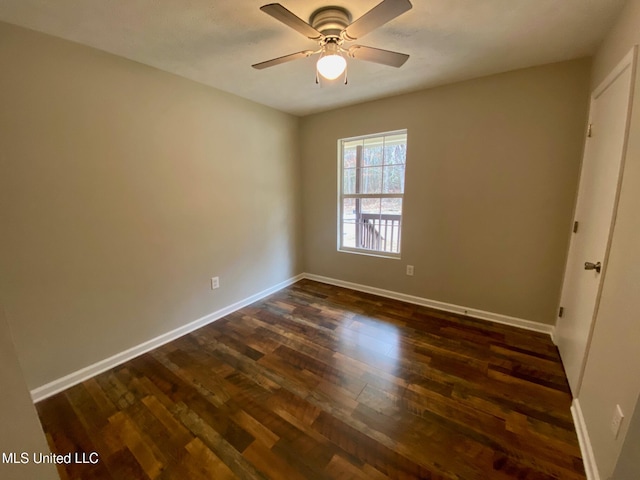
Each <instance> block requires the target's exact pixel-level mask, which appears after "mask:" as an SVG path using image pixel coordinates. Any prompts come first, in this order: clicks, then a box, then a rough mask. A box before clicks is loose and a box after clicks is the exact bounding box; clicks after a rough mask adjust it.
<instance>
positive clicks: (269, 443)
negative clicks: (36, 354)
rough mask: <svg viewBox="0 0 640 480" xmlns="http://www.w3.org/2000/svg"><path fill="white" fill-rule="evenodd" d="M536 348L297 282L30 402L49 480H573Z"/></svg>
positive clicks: (566, 423) (567, 435)
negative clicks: (54, 476)
mask: <svg viewBox="0 0 640 480" xmlns="http://www.w3.org/2000/svg"><path fill="white" fill-rule="evenodd" d="M570 403H571V396H570V393H569V389H568V385H567V382H566V378H565V376H564V370H563V368H562V364H561V363H560V359H559V356H558V352H557V349H556V348H555V346H554V345H553V343H552V342H551V341H550V338H549V337H548V336H547V335H544V334H540V333H536V332H529V331H526V330H520V329H517V328H513V327H509V326H505V325H500V324H496V323H490V322H484V321H481V320H477V319H474V318H471V317H468V316H460V315H456V314H452V313H449V312H441V311H437V310H433V309H431V308H428V307H423V306H418V305H412V304H407V303H403V302H400V301H397V300H390V299H386V298H382V297H378V296H375V295H371V294H365V293H360V292H356V291H353V290H348V289H344V288H339V287H335V286H331V285H326V284H322V283H318V282H313V281H309V280H302V281H300V282H298V283H296V284H294V285H291V286H290V287H287V288H285V289H283V290H280V291H278V292H276V293H275V294H273V295H271V296H269V297H267V298H265V299H263V300H261V301H259V302H256V303H254V304H252V305H249V306H247V307H245V308H243V309H241V310H239V311H237V312H234V313H232V314H230V315H228V316H227V317H225V318H223V319H220V320H218V321H217V322H215V323H212V324H209V325H206V326H204V327H202V328H200V329H198V330H196V331H194V332H192V333H190V334H188V335H185V336H183V337H181V338H179V339H177V340H175V341H172V342H170V343H168V344H166V345H163V346H161V347H159V348H158V349H156V350H153V351H151V352H149V353H147V354H144V355H141V356H139V357H137V358H135V359H133V360H130V361H128V362H125V363H124V364H122V365H119V366H118V367H116V368H114V369H112V370H109V371H106V372H104V373H102V374H100V375H97V376H96V377H94V378H92V379H89V380H87V381H85V382H83V383H81V384H79V385H76V386H74V387H72V388H70V389H69V390H67V391H65V392H62V393H60V394H57V395H55V396H53V397H51V398H49V399H46V400H44V401H42V402H40V403H39V404H38V405H37V409H38V413H39V415H40V419H41V422H42V424H43V428H44V430H45V434H46V438H47V440H48V442H49V444H50V446H51V449H52V451H53V452H56V453H61V454H66V453H74V452H92V451H96V452H98V454H99V456H100V461H99V462H98V464H96V465H91V464H79V463H75V464H71V465H60V466H59V470H60V472H61V478H63V479H72V480H73V479H89V478H99V479H118V480H119V479H127V480H129V479H150V480H151V479H153V480H167V479H173V478H176V479H180V480H182V479H189V480H191V479H196V480H198V479H209V478H216V479H243V480H245V479H247V480H266V479H318V480H324V479H326V480H329V479H345V480H346V479H371V480H385V479H386V480H388V479H431V480H454V479H455V480H514V479H519V480H551V479H554V480H585V473H584V469H583V466H582V461H581V458H580V449H579V446H578V442H577V437H576V433H575V428H574V425H573V421H572V417H571V414H570V411H569V407H570Z"/></svg>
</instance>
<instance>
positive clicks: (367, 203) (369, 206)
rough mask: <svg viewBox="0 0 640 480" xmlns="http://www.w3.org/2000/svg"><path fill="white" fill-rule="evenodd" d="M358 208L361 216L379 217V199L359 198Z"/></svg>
mask: <svg viewBox="0 0 640 480" xmlns="http://www.w3.org/2000/svg"><path fill="white" fill-rule="evenodd" d="M360 208H361V212H362V214H363V215H367V216H371V215H376V216H377V215H380V199H379V198H361V199H360Z"/></svg>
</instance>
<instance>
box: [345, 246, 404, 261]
mask: <svg viewBox="0 0 640 480" xmlns="http://www.w3.org/2000/svg"><path fill="white" fill-rule="evenodd" d="M338 252H339V253H352V254H355V255H364V256H365V257H378V258H388V259H390V260H400V259H401V258H402V257H401V255H400V254H399V253H391V252H378V251H376V250H362V249H355V248H353V249H351V248H345V247H342V248H338Z"/></svg>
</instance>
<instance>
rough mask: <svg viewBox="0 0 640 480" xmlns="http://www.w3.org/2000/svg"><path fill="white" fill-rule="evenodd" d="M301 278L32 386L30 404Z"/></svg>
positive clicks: (288, 281) (296, 277)
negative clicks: (43, 383)
mask: <svg viewBox="0 0 640 480" xmlns="http://www.w3.org/2000/svg"><path fill="white" fill-rule="evenodd" d="M303 278H304V275H303V274H300V275H297V276H295V277H292V278H289V279H288V280H285V281H284V282H281V283H279V284H277V285H274V286H272V287H270V288H267V289H266V290H263V291H261V292H258V293H256V294H255V295H251V296H250V297H247V298H245V299H243V300H241V301H239V302H236V303H234V304H232V305H229V306H227V307H225V308H222V309H220V310H218V311H216V312H212V313H210V314H208V315H205V316H204V317H202V318H199V319H197V320H194V321H193V322H190V323H188V324H186V325H183V326H182V327H179V328H176V329H175V330H171V331H170V332H167V333H163V334H162V335H159V336H157V337H155V338H152V339H151V340H148V341H146V342H144V343H141V344H140V345H136V346H135V347H132V348H129V349H128V350H125V351H123V352H120V353H117V354H115V355H113V356H111V357H109V358H105V359H104V360H101V361H99V362H96V363H94V364H92V365H89V366H87V367H85V368H81V369H80V370H77V371H75V372H73V373H70V374H69V375H65V376H64V377H62V378H59V379H57V380H54V381H52V382H49V383H47V384H45V385H42V386H40V387H37V388H34V389H33V390H31V398H32V399H33V401H34V403H36V402H39V401H41V400H44V399H45V398H48V397H50V396H52V395H55V394H56V393H59V392H61V391H63V390H66V389H67V388H70V387H72V386H74V385H77V384H78V383H81V382H83V381H85V380H87V379H89V378H91V377H94V376H96V375H98V374H99V373H102V372H105V371H107V370H109V369H111V368H114V367H116V366H118V365H120V364H122V363H124V362H126V361H128V360H131V359H132V358H135V357H137V356H139V355H142V354H143V353H146V352H148V351H150V350H153V349H154V348H158V347H159V346H161V345H164V344H165V343H169V342H171V341H172V340H175V339H176V338H179V337H181V336H183V335H186V334H187V333H190V332H193V331H194V330H197V329H198V328H201V327H204V326H205V325H207V324H209V323H211V322H215V321H216V320H218V319H220V318H222V317H225V316H226V315H229V314H230V313H233V312H235V311H236V310H240V309H241V308H243V307H246V306H247V305H250V304H252V303H254V302H257V301H258V300H260V299H262V298H264V297H267V296H269V295H271V294H272V293H275V292H277V291H278V290H282V289H283V288H286V287H288V286H289V285H292V284H294V283H296V282H298V281H300V280H302V279H303Z"/></svg>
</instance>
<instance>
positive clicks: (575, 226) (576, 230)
mask: <svg viewBox="0 0 640 480" xmlns="http://www.w3.org/2000/svg"><path fill="white" fill-rule="evenodd" d="M578 225H580V224H579V223H578V221H577V220H576V221H575V222H573V233H578Z"/></svg>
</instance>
